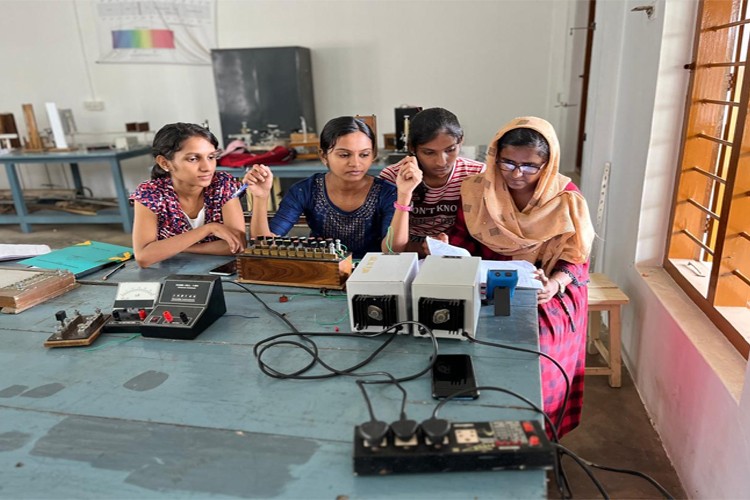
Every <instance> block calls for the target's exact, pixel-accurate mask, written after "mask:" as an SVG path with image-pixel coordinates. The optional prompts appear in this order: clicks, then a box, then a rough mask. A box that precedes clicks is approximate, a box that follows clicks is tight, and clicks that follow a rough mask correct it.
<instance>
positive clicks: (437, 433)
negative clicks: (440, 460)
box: [420, 417, 451, 445]
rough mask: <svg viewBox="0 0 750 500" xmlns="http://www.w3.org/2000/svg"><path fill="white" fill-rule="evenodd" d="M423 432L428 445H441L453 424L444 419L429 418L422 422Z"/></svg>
mask: <svg viewBox="0 0 750 500" xmlns="http://www.w3.org/2000/svg"><path fill="white" fill-rule="evenodd" d="M420 427H422V432H424V435H425V441H426V442H427V444H432V445H441V444H442V443H443V441H444V440H445V437H446V436H447V435H448V433H449V432H450V430H451V423H450V422H449V421H448V420H445V419H442V418H434V417H433V418H428V419H427V420H425V421H424V422H422V425H421V426H420Z"/></svg>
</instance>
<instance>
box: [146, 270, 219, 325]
mask: <svg viewBox="0 0 750 500" xmlns="http://www.w3.org/2000/svg"><path fill="white" fill-rule="evenodd" d="M226 311H227V306H226V303H225V302H224V290H223V289H222V287H221V278H220V277H218V276H203V275H193V274H173V275H171V276H167V278H166V279H165V280H164V285H163V286H162V288H161V294H160V295H159V299H158V300H157V301H156V304H154V308H153V310H151V312H150V313H149V315H148V316H147V317H146V319H144V320H143V326H141V334H142V335H143V336H144V337H156V338H163V339H178V340H192V339H194V338H195V337H197V336H198V335H200V334H201V333H202V332H203V330H205V329H206V328H208V327H209V326H210V325H211V324H212V323H213V322H214V321H216V320H217V319H218V318H219V317H221V316H222V315H223V314H224V313H225V312H226Z"/></svg>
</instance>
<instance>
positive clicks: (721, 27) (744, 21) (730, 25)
mask: <svg viewBox="0 0 750 500" xmlns="http://www.w3.org/2000/svg"><path fill="white" fill-rule="evenodd" d="M748 23H750V19H742V20H741V21H734V22H731V23H726V24H717V25H716V26H710V27H708V28H706V29H705V30H704V31H719V30H724V29H727V28H734V27H735V26H742V25H743V24H748Z"/></svg>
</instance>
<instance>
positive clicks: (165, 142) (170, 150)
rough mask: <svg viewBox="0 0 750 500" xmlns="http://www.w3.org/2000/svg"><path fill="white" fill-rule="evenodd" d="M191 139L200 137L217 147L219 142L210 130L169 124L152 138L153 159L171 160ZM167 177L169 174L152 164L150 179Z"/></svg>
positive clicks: (185, 124)
mask: <svg viewBox="0 0 750 500" xmlns="http://www.w3.org/2000/svg"><path fill="white" fill-rule="evenodd" d="M191 137H202V138H204V139H206V140H207V141H208V142H210V143H211V144H213V145H214V147H215V148H218V147H219V140H218V139H217V138H216V136H215V135H214V134H212V133H211V131H210V130H208V129H207V128H204V127H202V126H200V125H196V124H195V123H170V124H168V125H164V126H163V127H162V128H161V129H159V131H158V132H157V133H156V135H155V136H154V143H153V144H152V145H151V154H152V155H153V157H154V159H156V157H157V156H163V157H164V158H166V159H167V160H170V161H171V160H173V159H174V155H175V153H176V152H177V151H179V150H181V149H182V145H183V144H184V143H185V141H186V140H188V139H190V138H191ZM162 177H169V172H167V171H166V170H164V169H163V168H161V167H160V166H159V164H158V163H154V166H153V167H151V178H152V179H159V178H162Z"/></svg>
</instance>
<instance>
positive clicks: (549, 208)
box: [461, 116, 594, 276]
mask: <svg viewBox="0 0 750 500" xmlns="http://www.w3.org/2000/svg"><path fill="white" fill-rule="evenodd" d="M516 128H529V129H532V130H536V131H537V132H539V133H540V134H542V135H543V136H544V138H545V139H546V140H547V143H548V144H549V149H550V157H549V161H548V162H547V164H546V165H545V166H544V168H543V169H542V175H541V177H539V181H538V182H537V185H536V188H535V189H534V194H533V196H532V197H531V200H530V201H529V203H528V205H526V207H525V208H524V209H523V210H522V211H519V210H518V208H517V207H516V204H515V203H514V202H513V198H511V195H510V192H509V190H508V186H507V184H506V183H505V180H504V179H503V176H502V174H501V173H500V171H499V168H498V167H497V166H496V165H495V157H496V156H497V154H498V151H497V143H498V140H499V139H500V138H501V137H502V136H503V135H505V134H506V133H507V132H509V131H510V130H513V129H516ZM559 168H560V143H559V141H558V140H557V134H556V133H555V130H554V128H552V125H551V124H550V123H549V122H547V121H546V120H543V119H541V118H535V117H532V116H524V117H521V118H515V119H514V120H512V121H511V122H510V123H508V124H507V125H505V126H504V127H503V128H502V129H500V130H499V131H498V132H497V134H495V137H494V138H493V139H492V142H491V143H490V147H489V149H488V151H487V171H486V172H484V173H483V174H479V175H476V176H474V177H471V178H468V179H466V180H465V181H464V182H463V184H462V186H461V199H462V203H463V210H464V215H465V217H466V226H467V228H468V229H469V232H470V233H471V235H472V236H473V237H474V238H475V239H477V240H478V241H479V242H481V243H482V244H484V245H485V246H487V247H489V248H490V249H492V250H493V251H495V252H497V253H499V254H502V255H508V256H511V257H512V258H513V259H514V260H526V261H529V262H531V263H533V264H535V263H536V262H537V261H541V265H542V268H543V269H544V271H545V273H547V275H548V276H549V275H550V274H551V273H552V269H553V268H554V266H555V264H556V263H557V261H558V260H560V259H562V260H566V261H568V262H572V263H576V264H581V263H583V262H585V261H586V260H587V259H588V257H589V253H590V251H591V244H592V242H593V240H594V228H593V226H592V224H591V218H590V216H589V210H588V206H587V205H586V200H584V198H583V196H582V195H581V194H580V193H578V192H574V191H565V187H566V186H567V185H568V183H569V182H570V178H568V177H565V176H564V175H560V173H559Z"/></svg>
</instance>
